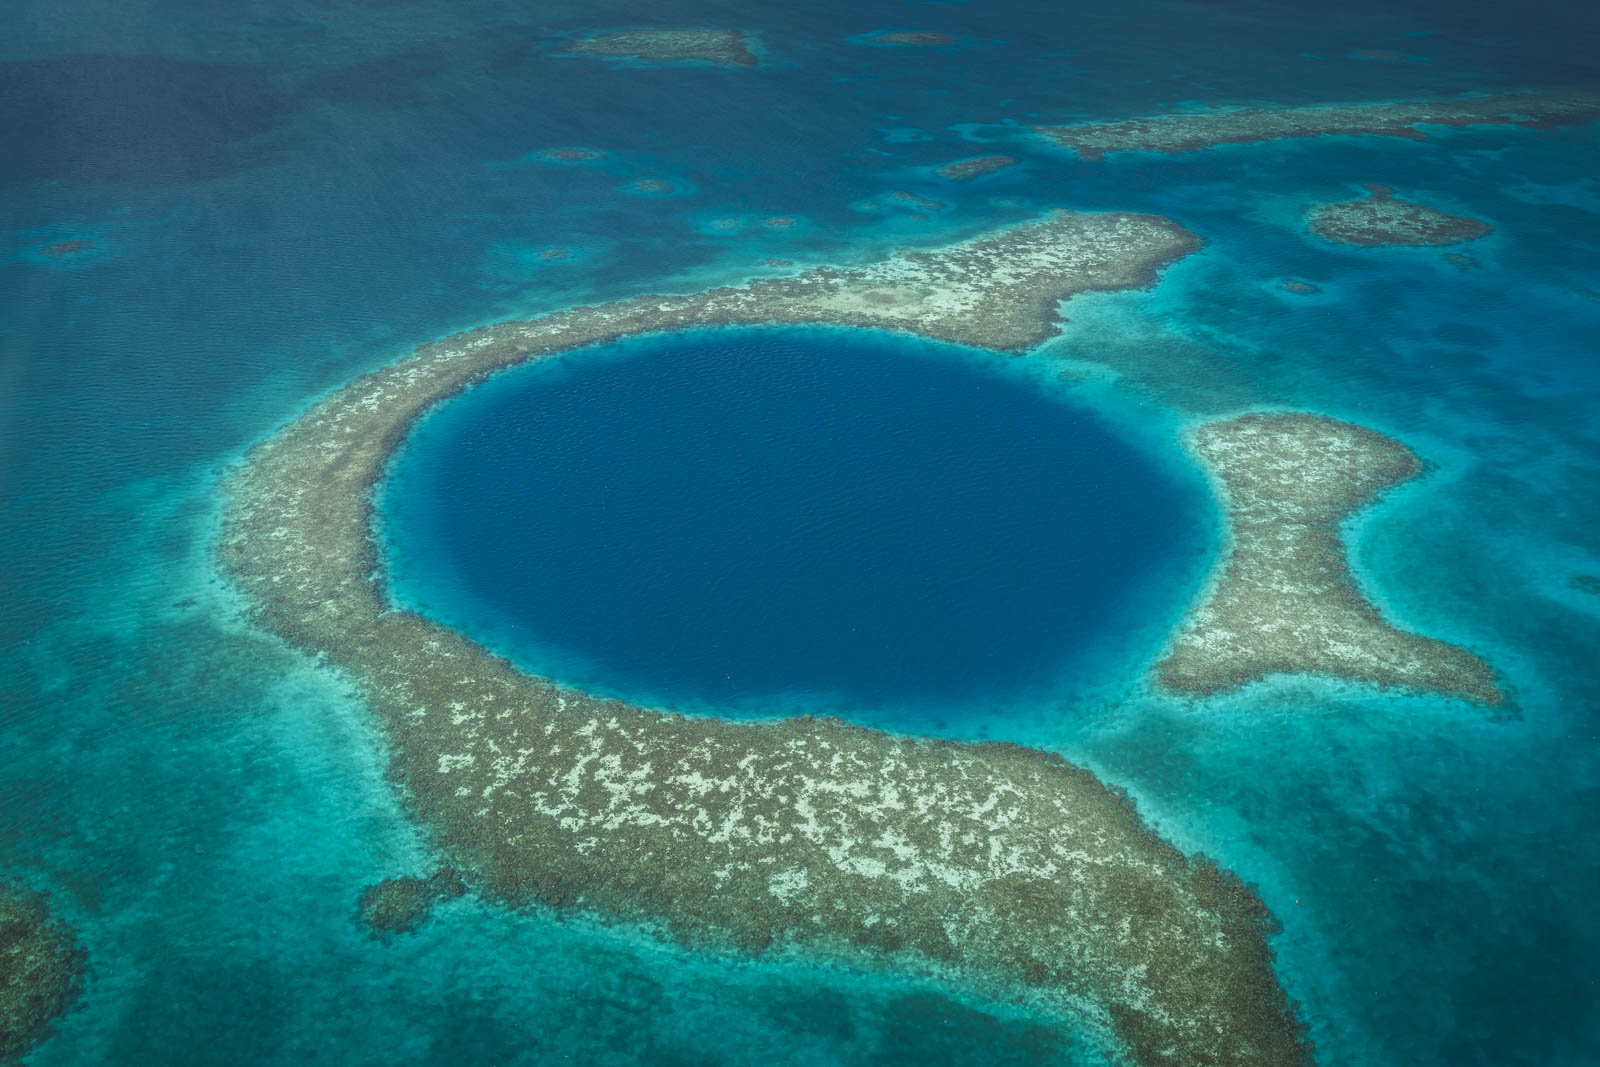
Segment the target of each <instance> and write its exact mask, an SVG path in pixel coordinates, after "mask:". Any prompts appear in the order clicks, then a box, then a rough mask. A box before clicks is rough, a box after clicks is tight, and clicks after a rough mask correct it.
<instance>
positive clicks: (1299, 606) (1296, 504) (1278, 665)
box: [1156, 413, 1505, 705]
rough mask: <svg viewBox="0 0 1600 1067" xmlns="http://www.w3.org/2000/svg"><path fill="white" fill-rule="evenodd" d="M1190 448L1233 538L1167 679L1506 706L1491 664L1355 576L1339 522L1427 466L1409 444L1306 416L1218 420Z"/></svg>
mask: <svg viewBox="0 0 1600 1067" xmlns="http://www.w3.org/2000/svg"><path fill="white" fill-rule="evenodd" d="M1189 445H1190V448H1191V450H1192V451H1193V453H1194V455H1195V456H1196V457H1197V458H1198V459H1199V460H1200V461H1201V463H1202V464H1204V465H1205V467H1206V468H1207V469H1208V470H1209V471H1210V473H1211V474H1212V476H1213V480H1214V483H1215V485H1216V489H1217V491H1218V493H1219V495H1220V496H1221V497H1222V499H1223V502H1224V504H1225V506H1226V509H1227V523H1228V539H1229V544H1228V547H1227V550H1226V552H1225V554H1224V557H1223V560H1222V562H1221V564H1220V566H1219V569H1218V572H1217V574H1216V575H1215V576H1214V577H1213V579H1212V582H1211V587H1210V589H1209V591H1208V592H1207V593H1206V594H1205V595H1204V596H1203V597H1202V598H1201V600H1200V601H1199V603H1197V604H1196V606H1195V607H1194V608H1193V609H1192V610H1191V611H1190V613H1189V616H1188V617H1187V618H1186V619H1185V620H1184V622H1183V624H1182V625H1181V626H1180V627H1179V629H1178V632H1177V634H1176V635H1175V636H1174V637H1173V639H1172V642H1171V644H1170V646H1169V648H1168V649H1167V652H1166V654H1165V656H1164V658H1163V659H1162V660H1161V661H1160V662H1159V663H1158V664H1157V668H1156V669H1157V674H1158V677H1159V679H1160V681H1161V683H1162V684H1163V685H1165V686H1166V687H1167V688H1169V689H1173V690H1176V691H1179V692H1185V693H1196V694H1206V693H1215V692H1218V691H1221V690H1224V689H1229V688H1232V687H1234V686H1238V685H1242V684H1244V683H1246V682H1249V681H1254V680H1257V679H1260V678H1264V677H1266V676H1268V675H1272V674H1287V673H1293V672H1314V673H1319V674H1327V675H1335V676H1338V677H1341V678H1349V679H1353V680H1356V681H1362V682H1371V683H1375V684H1378V685H1383V686H1399V687H1404V688H1407V689H1414V690H1422V691H1428V692H1435V693H1444V694H1448V695H1453V696H1459V697H1464V698H1466V699H1468V700H1474V701H1478V702H1481V703H1484V704H1491V705H1498V704H1502V703H1504V702H1505V696H1504V694H1503V693H1502V692H1501V691H1500V689H1499V687H1498V686H1497V685H1496V684H1495V678H1494V672H1493V671H1491V670H1490V669H1489V667H1488V665H1487V664H1485V663H1484V662H1483V661H1482V660H1481V659H1479V658H1478V657H1477V656H1475V655H1473V654H1472V653H1470V652H1468V651H1467V650H1465V649H1463V648H1458V647H1456V646H1455V645H1450V644H1446V643H1445V642H1443V641H1437V640H1434V639H1433V638H1430V637H1423V636H1421V635H1419V634H1414V633H1409V632H1407V631H1405V630H1401V629H1398V628H1396V627H1395V626H1393V625H1391V624H1390V623H1388V622H1386V621H1385V620H1384V619H1383V617H1382V616H1381V615H1379V614H1378V612H1377V610H1376V609H1375V608H1374V607H1373V606H1372V605H1371V604H1369V603H1368V602H1367V601H1366V599H1365V598H1364V597H1363V596H1362V595H1361V593H1360V591H1359V590H1358V589H1357V588H1356V585H1355V582H1354V581H1353V580H1352V579H1351V577H1350V569H1349V563H1348V561H1347V559H1346V556H1345V546H1344V543H1343V540H1342V538H1341V536H1340V533H1339V524H1340V522H1342V521H1343V520H1344V519H1345V517H1346V516H1348V515H1350V514H1352V513H1353V512H1356V511H1359V510H1360V509H1362V508H1364V507H1367V506H1368V505H1369V504H1371V503H1373V502H1374V501H1376V500H1377V499H1378V497H1379V495H1380V494H1382V493H1383V492H1384V491H1385V490H1387V489H1389V488H1390V487H1392V486H1394V485H1397V484H1399V483H1401V482H1404V481H1407V480H1408V479H1410V478H1414V477H1416V476H1417V475H1418V474H1420V473H1421V472H1422V463H1421V461H1420V460H1419V459H1417V457H1416V455H1415V454H1414V453H1412V451H1411V450H1410V449H1409V448H1407V447H1405V446H1404V445H1402V444H1400V443H1399V442H1398V441H1394V440H1391V439H1390V438H1388V437H1385V436H1383V435H1382V434H1380V433H1378V432H1376V431H1374V430H1369V429H1366V428H1365V427H1361V426H1355V425H1352V424H1350V423H1347V422H1340V421H1338V420H1336V419H1330V418H1325V417H1323V416H1320V415H1307V414H1297V413H1286V414H1256V415H1246V416H1243V417H1242V418H1237V419H1230V420H1226V421H1222V422H1213V423H1207V424H1205V425H1203V426H1201V427H1200V428H1199V429H1197V430H1195V431H1194V432H1193V434H1191V435H1190V441H1189Z"/></svg>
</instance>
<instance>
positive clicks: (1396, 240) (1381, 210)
mask: <svg viewBox="0 0 1600 1067" xmlns="http://www.w3.org/2000/svg"><path fill="white" fill-rule="evenodd" d="M1364 188H1365V189H1366V190H1367V195H1366V196H1363V197H1360V198H1358V199H1356V200H1341V201H1339V202H1338V203H1334V204H1318V205H1317V206H1316V207H1313V208H1312V209H1311V210H1310V211H1309V212H1307V214H1306V227H1307V228H1308V229H1309V230H1310V231H1311V232H1312V233H1314V234H1316V235H1317V236H1318V237H1321V238H1322V239H1323V240H1325V241H1333V242H1335V243H1337V244H1345V245H1364V246H1367V247H1380V246H1383V245H1416V246H1426V245H1453V244H1460V243H1461V242H1463V241H1475V240H1477V239H1478V238H1480V237H1482V236H1483V235H1484V234H1486V233H1488V232H1489V231H1490V230H1491V229H1493V228H1494V227H1492V226H1490V225H1489V224H1488V223H1486V222H1482V221H1479V220H1478V219H1472V218H1467V217H1466V216H1464V215H1446V214H1445V213H1444V212H1442V211H1437V210H1435V209H1434V208H1431V207H1427V206H1425V205H1422V204H1413V203H1411V202H1410V201H1409V200H1401V199H1400V198H1399V197H1397V196H1395V195H1394V190H1393V189H1391V188H1389V187H1388V186H1387V185H1373V184H1368V185H1366V186H1364Z"/></svg>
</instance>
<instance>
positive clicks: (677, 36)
mask: <svg viewBox="0 0 1600 1067" xmlns="http://www.w3.org/2000/svg"><path fill="white" fill-rule="evenodd" d="M562 51H563V52H565V53H567V54H568V55H578V56H599V57H601V58H604V59H633V60H639V61H641V62H645V63H709V64H712V65H713V66H719V67H741V68H746V69H749V68H753V67H757V66H760V65H761V61H760V60H759V59H758V58H757V56H756V54H755V52H754V51H752V50H751V47H750V41H749V39H748V38H747V37H746V36H745V35H744V34H743V33H741V32H739V31H738V30H676V29H673V30H617V31H615V32H612V33H601V34H596V35H595V36H593V37H586V38H584V39H582V40H579V41H574V42H573V43H571V44H569V45H567V47H566V48H564V49H562Z"/></svg>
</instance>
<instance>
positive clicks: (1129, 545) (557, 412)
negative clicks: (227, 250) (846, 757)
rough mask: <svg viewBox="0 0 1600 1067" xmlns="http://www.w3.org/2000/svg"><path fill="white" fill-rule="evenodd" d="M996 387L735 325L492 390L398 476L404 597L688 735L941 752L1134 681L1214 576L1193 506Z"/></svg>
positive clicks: (1205, 499) (1009, 363)
mask: <svg viewBox="0 0 1600 1067" xmlns="http://www.w3.org/2000/svg"><path fill="white" fill-rule="evenodd" d="M1014 363H1015V361H1014V360H1013V359H1010V358H1005V357H1001V358H996V357H994V356H992V355H985V354H982V353H979V352H974V351H967V350H962V349H959V348H955V347H953V346H949V345H934V344H930V343H928V342H925V341H920V340H914V339H910V338H901V337H895V336H893V335H889V334H879V333H868V332H863V331H845V330H819V329H806V330H799V329H784V330H726V331H711V332H696V333H689V334H685V335H683V336H682V337H670V338H657V339H649V340H643V341H636V342H632V343H627V344H621V345H612V346H608V347H606V348H603V349H600V350H598V351H590V352H584V353H578V354H574V355H572V356H570V357H567V358H565V359H562V360H556V361H549V362H545V363H542V364H536V365H534V366H532V367H529V368H526V369H523V370H519V371H516V372H513V373H510V374H506V375H502V376H501V377H499V378H497V379H495V380H493V381H491V382H490V383H489V384H487V385H484V386H480V387H478V388H476V389H473V390H472V391H470V392H469V393H468V394H466V395H465V396H463V397H459V398H456V399H453V400H450V401H447V402H446V403H445V404H443V405H441V407H440V409H438V410H437V411H436V412H435V413H434V414H432V415H431V416H430V417H429V418H428V419H427V420H426V421H425V422H424V423H423V425H422V426H421V427H420V428H419V429H418V430H417V431H415V433H414V434H413V438H412V442H411V444H410V445H409V447H408V448H407V449H406V451H405V453H404V455H403V456H402V458H401V459H400V460H399V461H398V462H397V463H396V465H395V468H394V470H393V471H392V472H391V475H390V477H389V480H388V483H387V484H386V485H385V487H384V491H383V501H384V505H383V525H382V528H383V534H384V537H385V539H386V540H387V542H388V551H387V559H388V567H387V572H388V576H389V579H390V582H391V587H392V589H393V590H394V595H395V598H396V600H397V601H398V602H399V603H401V604H403V605H406V606H413V607H416V608H418V609H419V610H422V611H424V612H426V613H428V614H430V615H432V616H434V617H436V618H438V619H440V620H441V621H444V622H446V623H448V624H450V625H452V626H455V627H457V628H460V629H462V630H464V631H465V632H467V633H469V634H471V635H472V636H473V637H475V638H477V639H478V640H480V641H483V642H484V643H485V644H488V645H489V646H490V647H492V648H495V649H496V650H500V651H504V652H506V653H508V654H510V655H512V656H513V657H514V658H516V659H517V660H518V662H520V663H522V664H523V665H525V666H526V667H527V668H528V669H529V670H532V671H534V672H535V673H538V674H541V675H544V676H546V677H550V678H554V679H556V680H558V681H561V682H563V683H566V684H570V685H574V686H577V687H580V688H582V689H584V690H586V691H588V692H597V693H606V694H610V695H616V696H621V697H624V698H627V699H630V700H634V701H636V702H641V703H645V704H647V705H651V706H662V707H670V708H676V709H680V710H702V711H711V712H717V711H722V712H727V713H734V714H740V713H745V714H748V713H767V714H773V713H777V714H786V713H796V712H803V711H807V712H833V713H842V714H847V715H851V716H854V717H858V718H863V719H865V720H868V721H873V722H880V723H892V724H893V725H894V726H896V727H897V728H899V729H905V730H914V731H924V730H937V729H939V728H941V726H942V725H943V724H945V723H946V722H947V721H948V720H951V719H955V720H958V721H959V720H961V719H963V718H965V717H967V716H970V715H972V714H975V713H976V714H980V715H982V716H997V715H1000V714H1003V709H1005V708H1006V707H1007V706H1015V705H1017V704H1021V703H1029V704H1037V703H1039V702H1041V701H1045V700H1049V699H1050V698H1051V697H1053V696H1055V695H1056V694H1059V693H1062V692H1071V691H1073V690H1074V689H1080V688H1084V687H1086V686H1088V685H1092V684H1094V682H1096V681H1097V680H1101V679H1104V678H1107V677H1114V676H1117V675H1119V674H1124V673H1128V672H1129V671H1130V670H1137V669H1138V668H1139V667H1140V666H1142V663H1139V662H1133V663H1130V662H1129V661H1130V660H1131V659H1132V660H1136V659H1139V658H1142V657H1146V656H1148V654H1149V645H1150V642H1151V641H1153V640H1159V638H1160V636H1161V633H1162V632H1163V631H1164V629H1165V627H1166V626H1167V625H1170V620H1171V618H1172V617H1173V616H1174V615H1175V613H1176V612H1178V611H1181V610H1182V607H1183V606H1184V605H1185V604H1186V603H1187V602H1188V600H1189V599H1190V597H1191V596H1192V595H1193V594H1194V592H1195V590H1196V588H1197V581H1198V579H1199V577H1200V575H1201V573H1202V572H1203V570H1202V569H1203V567H1204V565H1205V563H1206V562H1208V561H1209V559H1210V556H1211V549H1212V541H1213V538H1212V536H1211V535H1212V532H1213V531H1212V530H1211V523H1210V521H1209V520H1210V515H1209V511H1210V501H1209V496H1208V495H1207V494H1206V493H1205V491H1204V489H1203V488H1202V487H1201V485H1200V484H1199V480H1198V479H1197V478H1195V477H1194V476H1193V473H1192V471H1190V472H1185V471H1184V469H1183V468H1184V467H1186V466H1187V465H1186V464H1185V462H1184V460H1183V457H1182V454H1181V452H1179V451H1178V449H1177V448H1176V447H1175V446H1170V447H1168V448H1167V449H1166V454H1165V455H1150V454H1146V453H1145V452H1143V451H1142V450H1141V449H1140V447H1139V444H1138V443H1137V442H1134V441H1132V440H1129V439H1127V438H1125V437H1122V436H1119V435H1118V433H1117V431H1116V428H1115V426H1114V425H1112V424H1111V423H1109V422H1107V420H1106V419H1105V417H1104V416H1103V415H1102V414H1100V413H1098V412H1096V411H1095V410H1094V409H1093V408H1091V407H1089V406H1088V405H1087V404H1086V403H1085V402H1084V401H1082V400H1081V399H1078V400H1074V399H1073V398H1071V397H1070V396H1069V395H1068V394H1067V391H1066V390H1065V389H1064V388H1060V387H1058V388H1055V389H1054V390H1051V391H1047V389H1048V385H1047V384H1043V383H1041V382H1039V381H1038V380H1037V379H1035V378H1032V377H1029V376H1027V375H1024V374H1022V373H1019V371H1018V370H1017V369H1016V368H1015V366H1014ZM1052 392H1053V393H1054V394H1055V395H1054V396H1052V395H1051V393H1052ZM1152 624H1153V625H1152ZM1130 631H1132V634H1130ZM969 728H970V725H969Z"/></svg>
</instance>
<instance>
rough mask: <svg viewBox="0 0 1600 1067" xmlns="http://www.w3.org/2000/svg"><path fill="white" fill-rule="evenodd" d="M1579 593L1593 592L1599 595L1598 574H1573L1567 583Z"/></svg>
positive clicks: (1599, 579)
mask: <svg viewBox="0 0 1600 1067" xmlns="http://www.w3.org/2000/svg"><path fill="white" fill-rule="evenodd" d="M1568 584H1569V585H1571V586H1572V588H1574V589H1576V590H1577V591H1578V592H1580V593H1593V594H1594V595H1595V596H1600V575H1594V574H1575V575H1573V576H1572V579H1571V581H1570V582H1569V583H1568Z"/></svg>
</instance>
